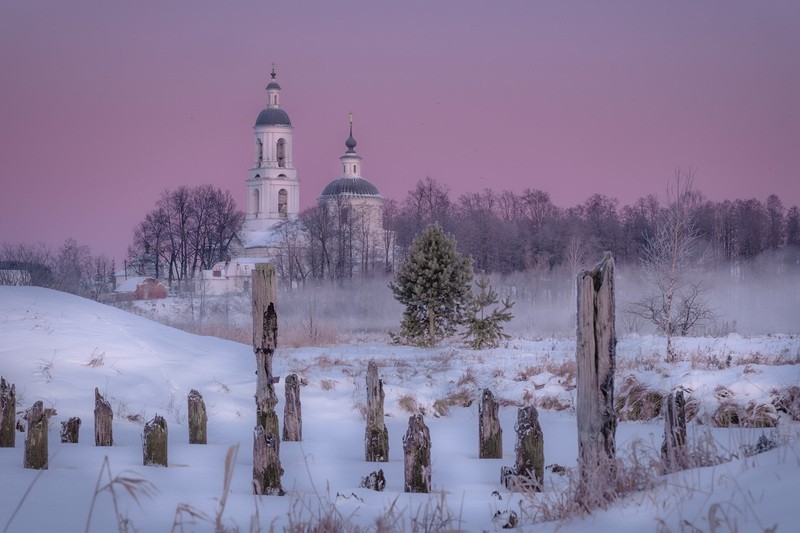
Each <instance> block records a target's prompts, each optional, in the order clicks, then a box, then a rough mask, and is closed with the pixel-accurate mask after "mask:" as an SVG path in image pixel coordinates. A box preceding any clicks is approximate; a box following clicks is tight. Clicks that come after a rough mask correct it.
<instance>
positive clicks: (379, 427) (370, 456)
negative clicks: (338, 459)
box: [364, 361, 389, 462]
mask: <svg viewBox="0 0 800 533" xmlns="http://www.w3.org/2000/svg"><path fill="white" fill-rule="evenodd" d="M383 399H384V394H383V381H382V380H380V379H379V378H378V365H377V364H376V363H375V361H370V362H369V363H368V364H367V430H366V433H365V435H364V450H365V454H364V455H365V458H366V460H367V461H379V462H387V461H388V460H389V430H388V429H387V428H386V425H385V424H384V422H383Z"/></svg>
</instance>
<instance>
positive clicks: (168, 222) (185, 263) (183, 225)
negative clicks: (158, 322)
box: [126, 185, 244, 286]
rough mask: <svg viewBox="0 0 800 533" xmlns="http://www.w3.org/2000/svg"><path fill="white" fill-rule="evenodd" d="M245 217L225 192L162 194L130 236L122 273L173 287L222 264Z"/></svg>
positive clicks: (198, 190)
mask: <svg viewBox="0 0 800 533" xmlns="http://www.w3.org/2000/svg"><path fill="white" fill-rule="evenodd" d="M243 222H244V213H243V212H242V211H240V210H239V209H237V207H236V202H235V201H234V199H233V197H231V194H230V192H229V191H224V192H223V191H222V190H221V189H219V188H217V187H213V186H211V185H199V186H196V187H185V186H183V187H178V188H177V189H175V190H165V191H164V192H162V193H161V197H160V198H159V200H158V201H157V202H156V206H155V208H154V209H153V210H152V211H150V212H148V213H147V214H146V215H145V217H144V219H143V220H142V221H141V222H139V224H138V225H137V226H136V228H135V229H134V232H133V242H132V244H131V245H130V246H129V247H128V260H127V261H128V262H127V264H126V268H127V269H128V270H129V271H130V272H131V273H135V274H140V275H144V274H147V275H153V276H154V277H156V278H158V279H166V280H167V281H168V282H169V285H170V286H172V285H173V282H178V283H180V282H182V281H185V280H191V279H193V278H194V276H195V274H196V273H197V272H199V271H201V270H207V269H210V268H211V267H212V266H213V265H214V263H217V262H219V261H223V260H225V258H226V257H227V256H228V255H229V251H230V248H231V245H232V244H234V243H235V239H236V237H237V235H238V233H239V231H240V230H241V228H242V224H243Z"/></svg>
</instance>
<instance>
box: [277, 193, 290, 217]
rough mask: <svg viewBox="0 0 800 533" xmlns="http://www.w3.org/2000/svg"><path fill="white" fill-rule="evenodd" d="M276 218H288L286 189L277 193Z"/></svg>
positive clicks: (287, 194)
mask: <svg viewBox="0 0 800 533" xmlns="http://www.w3.org/2000/svg"><path fill="white" fill-rule="evenodd" d="M278 216H279V217H280V218H286V217H288V216H289V193H287V192H286V189H281V190H280V191H278Z"/></svg>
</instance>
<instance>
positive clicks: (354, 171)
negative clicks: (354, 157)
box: [353, 165, 356, 174]
mask: <svg viewBox="0 0 800 533" xmlns="http://www.w3.org/2000/svg"><path fill="white" fill-rule="evenodd" d="M355 173H356V166H355V165H353V174H355Z"/></svg>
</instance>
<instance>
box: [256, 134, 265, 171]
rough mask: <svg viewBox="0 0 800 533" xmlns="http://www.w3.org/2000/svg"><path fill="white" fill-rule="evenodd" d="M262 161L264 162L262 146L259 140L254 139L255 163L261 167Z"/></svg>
mask: <svg viewBox="0 0 800 533" xmlns="http://www.w3.org/2000/svg"><path fill="white" fill-rule="evenodd" d="M262 161H264V145H263V143H262V142H261V139H256V163H258V164H259V165H261V162H262Z"/></svg>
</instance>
